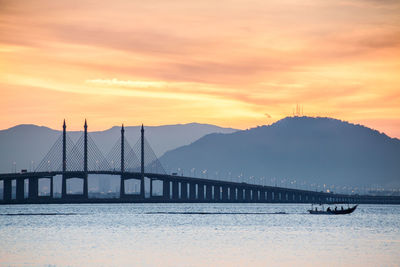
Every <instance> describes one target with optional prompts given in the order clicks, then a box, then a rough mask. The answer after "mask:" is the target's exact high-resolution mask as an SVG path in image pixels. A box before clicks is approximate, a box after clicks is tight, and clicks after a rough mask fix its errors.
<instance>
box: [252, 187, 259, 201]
mask: <svg viewBox="0 0 400 267" xmlns="http://www.w3.org/2000/svg"><path fill="white" fill-rule="evenodd" d="M251 191H252V194H251V195H252V198H251V201H252V202H258V201H259V200H258V189H252V190H251Z"/></svg>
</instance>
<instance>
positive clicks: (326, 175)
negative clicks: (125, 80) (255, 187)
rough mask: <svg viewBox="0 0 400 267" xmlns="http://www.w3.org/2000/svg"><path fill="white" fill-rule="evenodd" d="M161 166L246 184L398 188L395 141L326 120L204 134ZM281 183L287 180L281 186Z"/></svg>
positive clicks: (399, 155) (399, 147)
mask: <svg viewBox="0 0 400 267" xmlns="http://www.w3.org/2000/svg"><path fill="white" fill-rule="evenodd" d="M161 161H162V163H163V164H164V167H166V169H167V170H169V171H171V170H174V171H176V170H177V168H181V169H183V170H184V174H185V175H187V174H192V173H194V172H196V174H197V176H203V177H204V176H208V177H209V178H214V177H218V176H219V177H224V178H225V179H226V178H229V176H230V177H232V178H233V179H235V180H236V181H243V178H240V179H238V175H240V174H243V176H244V177H247V178H245V181H247V182H248V181H249V180H248V177H250V176H255V177H258V178H260V177H266V178H265V180H266V181H267V184H271V178H273V177H276V178H277V182H276V183H277V184H278V185H283V186H285V185H286V186H287V185H288V181H292V182H293V181H294V180H296V183H297V184H299V183H303V182H304V181H307V183H308V184H311V183H318V184H320V185H323V184H329V185H332V184H334V185H354V186H356V185H357V186H361V185H372V184H379V185H386V186H399V185H400V140H398V139H394V138H390V137H388V136H387V135H385V134H383V133H379V132H378V131H375V130H372V129H370V128H367V127H364V126H361V125H354V124H351V123H348V122H344V121H340V120H336V119H331V118H311V117H287V118H285V119H282V120H280V121H278V122H276V123H274V124H272V125H270V126H262V127H257V128H253V129H249V130H245V131H238V132H235V133H231V134H209V135H207V136H204V137H203V138H201V139H199V140H197V141H196V142H194V143H192V144H190V145H187V146H184V147H180V148H177V149H175V150H173V151H169V152H167V153H165V154H164V156H163V157H162V158H161ZM193 168H195V169H193ZM204 170H207V172H206V173H205V174H203V173H202V174H200V173H201V172H202V171H203V172H204ZM216 172H218V173H216ZM229 172H230V174H229ZM253 179H254V178H253ZM281 179H286V182H285V184H281ZM272 183H275V182H274V180H273V181H272ZM291 186H294V185H291ZM303 187H304V186H303Z"/></svg>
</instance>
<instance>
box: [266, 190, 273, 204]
mask: <svg viewBox="0 0 400 267" xmlns="http://www.w3.org/2000/svg"><path fill="white" fill-rule="evenodd" d="M266 192H267V202H268V203H271V202H272V191H270V190H267V191H266Z"/></svg>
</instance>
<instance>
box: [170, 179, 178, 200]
mask: <svg viewBox="0 0 400 267" xmlns="http://www.w3.org/2000/svg"><path fill="white" fill-rule="evenodd" d="M172 199H173V200H175V201H176V200H179V182H178V181H173V182H172Z"/></svg>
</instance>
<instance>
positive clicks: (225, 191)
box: [222, 185, 229, 202]
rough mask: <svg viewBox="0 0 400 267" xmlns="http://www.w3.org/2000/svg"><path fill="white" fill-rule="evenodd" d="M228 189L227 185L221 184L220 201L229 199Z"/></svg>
mask: <svg viewBox="0 0 400 267" xmlns="http://www.w3.org/2000/svg"><path fill="white" fill-rule="evenodd" d="M228 190H229V186H227V185H224V186H222V201H223V202H228V201H229V198H228Z"/></svg>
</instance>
